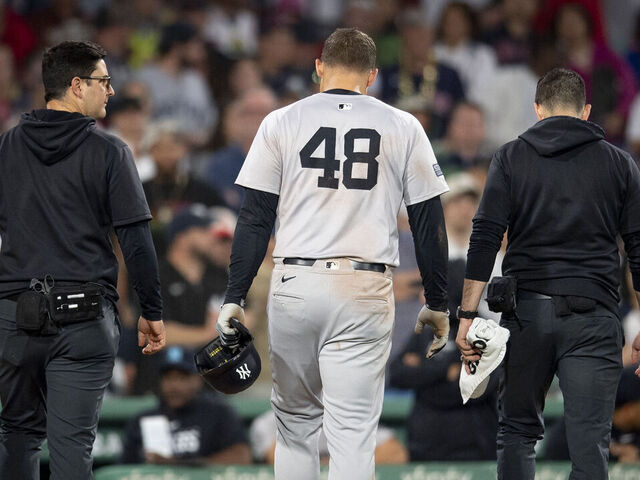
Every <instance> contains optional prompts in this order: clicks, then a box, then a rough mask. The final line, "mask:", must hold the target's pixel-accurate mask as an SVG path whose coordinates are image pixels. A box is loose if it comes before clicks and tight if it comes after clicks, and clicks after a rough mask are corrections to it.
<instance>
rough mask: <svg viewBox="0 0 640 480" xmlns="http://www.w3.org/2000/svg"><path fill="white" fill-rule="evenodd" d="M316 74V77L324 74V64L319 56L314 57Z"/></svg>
mask: <svg viewBox="0 0 640 480" xmlns="http://www.w3.org/2000/svg"><path fill="white" fill-rule="evenodd" d="M316 75H318V78H322V76H323V75H324V65H323V64H322V60H320V59H319V58H316Z"/></svg>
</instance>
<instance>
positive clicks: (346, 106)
mask: <svg viewBox="0 0 640 480" xmlns="http://www.w3.org/2000/svg"><path fill="white" fill-rule="evenodd" d="M352 108H353V104H351V103H339V104H338V110H351V109H352Z"/></svg>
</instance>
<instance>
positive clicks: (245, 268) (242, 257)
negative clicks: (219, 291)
mask: <svg viewBox="0 0 640 480" xmlns="http://www.w3.org/2000/svg"><path fill="white" fill-rule="evenodd" d="M246 192H247V194H246V196H245V199H244V203H243V204H242V208H241V209H240V214H239V215H238V223H237V225H236V231H235V233H234V236H233V245H232V247H231V263H230V266H229V282H228V284H227V291H226V294H225V299H224V303H236V304H238V305H242V304H243V303H244V300H245V298H246V296H247V292H248V291H249V288H250V287H251V283H252V282H253V279H254V277H255V276H256V274H257V273H258V269H259V268H260V265H261V264H262V260H263V259H264V256H265V254H266V252H267V247H268V245H269V237H270V236H271V231H272V230H273V224H274V222H275V219H276V210H277V208H278V195H274V194H271V193H267V192H261V191H259V190H252V189H247V190H246Z"/></svg>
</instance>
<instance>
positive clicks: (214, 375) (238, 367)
mask: <svg viewBox="0 0 640 480" xmlns="http://www.w3.org/2000/svg"><path fill="white" fill-rule="evenodd" d="M231 325H232V326H233V327H234V328H235V329H237V330H238V332H239V334H240V345H239V346H238V347H237V348H234V349H231V348H228V347H226V346H224V345H222V341H221V339H220V337H217V338H215V339H213V340H212V341H211V342H209V343H208V344H207V345H205V346H204V347H202V348H201V349H200V351H198V352H197V353H196V354H195V355H194V359H195V362H196V366H197V367H198V371H199V372H200V375H202V377H203V378H204V380H205V381H206V382H207V383H208V384H209V385H211V387H213V388H215V389H216V390H218V391H220V392H222V393H238V392H242V391H243V390H246V389H247V388H249V387H250V386H251V385H253V382H255V381H256V379H257V378H258V376H259V375H260V370H261V363H260V355H258V352H257V351H256V347H255V346H254V345H253V337H252V336H251V334H250V333H249V330H247V327H245V326H244V325H243V324H242V323H240V322H238V321H237V320H236V319H235V318H232V319H231Z"/></svg>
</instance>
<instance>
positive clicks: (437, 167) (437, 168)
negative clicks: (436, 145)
mask: <svg viewBox="0 0 640 480" xmlns="http://www.w3.org/2000/svg"><path fill="white" fill-rule="evenodd" d="M433 171H434V172H436V177H441V176H443V175H444V173H442V169H441V168H440V165H438V164H437V163H434V164H433Z"/></svg>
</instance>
